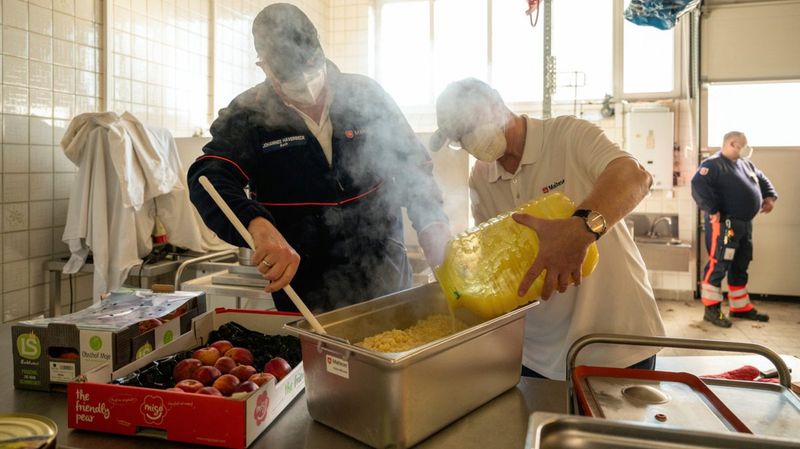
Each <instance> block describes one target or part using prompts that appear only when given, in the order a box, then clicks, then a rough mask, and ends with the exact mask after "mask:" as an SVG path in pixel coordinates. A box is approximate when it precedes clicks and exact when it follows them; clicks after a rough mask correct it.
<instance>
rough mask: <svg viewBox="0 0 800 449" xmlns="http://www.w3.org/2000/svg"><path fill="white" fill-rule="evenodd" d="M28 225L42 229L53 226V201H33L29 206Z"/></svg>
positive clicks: (31, 227)
mask: <svg viewBox="0 0 800 449" xmlns="http://www.w3.org/2000/svg"><path fill="white" fill-rule="evenodd" d="M28 226H29V227H30V229H41V228H50V227H52V226H53V202H52V201H31V202H30V203H29V206H28ZM51 246H52V245H51Z"/></svg>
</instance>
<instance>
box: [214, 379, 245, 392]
mask: <svg viewBox="0 0 800 449" xmlns="http://www.w3.org/2000/svg"><path fill="white" fill-rule="evenodd" d="M238 386H239V378H238V377H236V376H234V375H233V374H223V375H221V376H219V377H218V378H217V380H215V381H214V385H213V387H214V388H216V389H217V390H219V392H220V393H222V395H223V396H230V395H232V394H233V392H235V391H236V387H238Z"/></svg>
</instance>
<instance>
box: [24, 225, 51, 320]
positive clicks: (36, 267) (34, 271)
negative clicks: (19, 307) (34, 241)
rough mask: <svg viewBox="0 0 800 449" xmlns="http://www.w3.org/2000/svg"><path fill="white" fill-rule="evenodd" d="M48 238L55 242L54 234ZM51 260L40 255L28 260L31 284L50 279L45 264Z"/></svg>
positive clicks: (42, 282)
mask: <svg viewBox="0 0 800 449" xmlns="http://www.w3.org/2000/svg"><path fill="white" fill-rule="evenodd" d="M47 231H48V232H51V230H50V229H48V230H47ZM47 240H48V241H50V243H51V244H52V242H53V239H52V236H50V235H48V236H47ZM49 261H50V257H38V258H35V259H29V260H28V267H29V271H30V275H29V278H30V284H31V285H39V284H44V283H45V282H49V281H50V279H49V276H47V272H46V271H45V265H46V264H47V262H49ZM33 313H35V312H33Z"/></svg>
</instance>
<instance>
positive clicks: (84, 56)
mask: <svg viewBox="0 0 800 449" xmlns="http://www.w3.org/2000/svg"><path fill="white" fill-rule="evenodd" d="M76 51H77V55H76V56H77V60H76V64H75V67H77V68H79V69H81V70H87V71H89V72H96V71H97V69H98V67H97V59H98V55H97V49H96V48H93V47H87V46H85V45H78V46H77V47H76Z"/></svg>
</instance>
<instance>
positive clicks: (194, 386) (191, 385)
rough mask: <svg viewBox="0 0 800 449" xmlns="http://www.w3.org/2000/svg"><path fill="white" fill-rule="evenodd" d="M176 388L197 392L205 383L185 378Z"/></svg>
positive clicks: (187, 391)
mask: <svg viewBox="0 0 800 449" xmlns="http://www.w3.org/2000/svg"><path fill="white" fill-rule="evenodd" d="M175 388H180V389H181V390H183V391H184V392H186V393H197V392H198V391H199V390H200V389H201V388H203V383H202V382H200V381H198V380H194V379H185V380H182V381H180V382H178V383H177V384H175Z"/></svg>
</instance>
